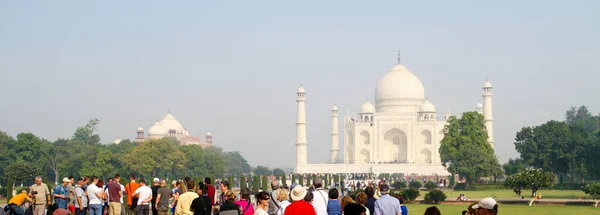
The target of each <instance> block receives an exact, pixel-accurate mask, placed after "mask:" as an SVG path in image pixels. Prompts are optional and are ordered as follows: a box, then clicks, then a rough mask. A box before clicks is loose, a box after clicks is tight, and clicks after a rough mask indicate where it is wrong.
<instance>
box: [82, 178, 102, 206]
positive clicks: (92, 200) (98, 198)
mask: <svg viewBox="0 0 600 215" xmlns="http://www.w3.org/2000/svg"><path fill="white" fill-rule="evenodd" d="M91 181H92V183H91V184H90V185H89V186H88V188H87V190H85V192H86V193H87V197H88V205H89V206H88V208H89V210H90V215H102V197H103V196H104V191H102V188H100V187H98V182H99V181H98V177H97V176H92V178H91Z"/></svg>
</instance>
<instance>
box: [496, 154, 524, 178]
mask: <svg viewBox="0 0 600 215" xmlns="http://www.w3.org/2000/svg"><path fill="white" fill-rule="evenodd" d="M502 169H503V170H504V173H505V174H506V175H507V176H511V175H514V174H517V173H519V172H521V171H523V170H525V169H527V164H526V163H525V161H524V160H523V159H522V158H517V159H512V158H510V159H508V162H506V163H505V164H502Z"/></svg>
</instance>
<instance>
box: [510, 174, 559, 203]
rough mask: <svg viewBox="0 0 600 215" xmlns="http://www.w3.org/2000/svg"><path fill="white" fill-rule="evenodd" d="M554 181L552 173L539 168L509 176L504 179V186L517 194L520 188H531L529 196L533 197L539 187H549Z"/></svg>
mask: <svg viewBox="0 0 600 215" xmlns="http://www.w3.org/2000/svg"><path fill="white" fill-rule="evenodd" d="M554 183H555V180H554V174H552V173H551V172H545V171H543V170H540V169H533V170H525V171H523V172H519V173H517V174H514V175H511V176H509V177H508V178H506V180H505V181H504V186H505V187H508V188H512V189H513V190H514V191H515V193H517V194H520V193H521V189H531V196H532V197H533V196H535V194H536V193H537V191H538V190H539V189H542V188H546V187H551V186H552V185H554Z"/></svg>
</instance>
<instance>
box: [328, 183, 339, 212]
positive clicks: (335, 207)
mask: <svg viewBox="0 0 600 215" xmlns="http://www.w3.org/2000/svg"><path fill="white" fill-rule="evenodd" d="M328 197H329V202H327V214H328V215H341V214H342V206H341V205H340V200H339V199H338V198H339V197H340V193H339V192H338V190H337V189H335V188H333V189H330V190H329V195H328Z"/></svg>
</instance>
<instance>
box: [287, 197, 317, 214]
mask: <svg viewBox="0 0 600 215" xmlns="http://www.w3.org/2000/svg"><path fill="white" fill-rule="evenodd" d="M283 215H317V212H315V208H314V207H313V206H312V205H311V204H310V203H308V202H305V201H303V200H300V201H295V202H293V203H292V204H290V205H289V206H287V207H286V208H285V212H284V213H283Z"/></svg>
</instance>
